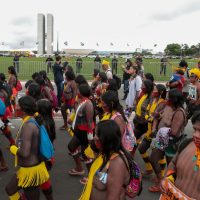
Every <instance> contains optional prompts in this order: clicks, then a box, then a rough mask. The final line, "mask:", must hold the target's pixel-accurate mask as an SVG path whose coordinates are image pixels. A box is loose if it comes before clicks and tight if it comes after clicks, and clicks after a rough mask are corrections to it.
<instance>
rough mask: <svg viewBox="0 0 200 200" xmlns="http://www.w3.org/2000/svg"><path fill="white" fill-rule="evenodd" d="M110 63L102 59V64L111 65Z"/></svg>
mask: <svg viewBox="0 0 200 200" xmlns="http://www.w3.org/2000/svg"><path fill="white" fill-rule="evenodd" d="M109 64H110V63H109V62H108V61H107V60H103V61H102V65H109Z"/></svg>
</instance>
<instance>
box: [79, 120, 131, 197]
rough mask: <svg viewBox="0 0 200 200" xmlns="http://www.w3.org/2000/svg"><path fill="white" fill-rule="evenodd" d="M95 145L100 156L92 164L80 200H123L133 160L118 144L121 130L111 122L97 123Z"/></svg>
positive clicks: (120, 144) (119, 143)
mask: <svg viewBox="0 0 200 200" xmlns="http://www.w3.org/2000/svg"><path fill="white" fill-rule="evenodd" d="M94 142H95V146H96V148H97V149H98V150H99V152H100V154H99V156H98V157H97V158H96V160H95V161H94V162H93V164H92V166H91V169H90V173H89V177H88V182H87V185H86V187H85V189H84V191H83V194H82V195H81V197H80V200H103V199H109V200H116V199H120V200H124V199H125V188H126V186H127V185H128V184H129V181H130V171H131V169H132V168H131V163H132V157H131V155H129V154H128V153H127V152H126V151H125V150H124V148H123V147H122V143H121V131H120V128H119V126H118V125H117V124H116V122H115V121H114V120H105V121H101V122H100V123H98V125H97V127H96V129H95V137H94Z"/></svg>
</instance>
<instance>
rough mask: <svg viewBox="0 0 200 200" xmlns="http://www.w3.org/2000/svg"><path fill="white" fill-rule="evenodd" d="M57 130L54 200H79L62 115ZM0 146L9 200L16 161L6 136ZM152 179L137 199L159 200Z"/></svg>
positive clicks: (2, 199) (2, 197)
mask: <svg viewBox="0 0 200 200" xmlns="http://www.w3.org/2000/svg"><path fill="white" fill-rule="evenodd" d="M120 96H121V97H122V92H121V91H120ZM11 122H12V126H13V127H12V132H13V135H14V136H15V135H16V132H17V130H18V128H19V126H20V123H21V120H20V119H13V120H11ZM55 122H56V128H57V139H56V142H55V150H56V156H55V158H56V162H55V165H54V167H53V169H52V171H51V180H52V184H53V191H54V198H55V200H77V199H78V197H79V196H80V194H81V191H82V188H83V186H82V185H81V184H80V183H79V179H80V177H71V176H69V175H68V173H67V172H68V170H70V169H71V168H73V160H72V158H71V157H70V156H69V155H68V150H67V144H68V142H69V140H70V136H68V134H67V133H66V132H65V131H60V130H58V129H59V127H60V126H61V125H62V123H63V122H62V118H61V116H60V114H57V115H56V118H55ZM191 132H192V127H191V123H190V122H189V123H188V126H187V127H186V133H188V134H189V135H191ZM0 145H1V147H2V150H3V153H4V155H5V158H6V161H7V163H8V166H9V171H7V172H0V200H7V199H8V198H7V196H6V193H5V191H4V188H5V185H6V183H8V181H9V179H10V178H11V176H12V174H13V173H14V172H15V169H14V167H13V165H14V160H13V156H12V155H11V154H10V153H9V151H8V149H7V148H6V147H8V145H9V144H8V142H7V140H6V139H5V137H4V136H2V135H0ZM136 161H137V162H138V163H139V165H140V166H141V168H142V169H144V163H143V161H142V160H141V157H140V155H139V154H138V153H137V154H136ZM151 184H152V183H151V181H150V179H143V191H142V194H141V195H140V196H139V197H137V198H136V199H141V200H158V199H159V194H152V193H150V192H148V187H149V186H151ZM44 199H45V198H44V196H43V195H42V194H41V200H44Z"/></svg>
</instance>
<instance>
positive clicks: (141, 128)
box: [133, 80, 153, 140]
mask: <svg viewBox="0 0 200 200" xmlns="http://www.w3.org/2000/svg"><path fill="white" fill-rule="evenodd" d="M152 91H153V83H152V81H150V80H144V81H143V84H142V93H143V94H142V96H141V97H140V99H139V100H138V103H137V106H136V113H135V114H136V115H135V117H134V119H133V123H134V126H135V131H134V133H135V137H136V139H137V140H138V139H139V138H140V137H141V136H142V135H143V134H144V133H146V131H147V130H148V121H147V120H146V119H145V114H146V109H147V106H148V104H149V102H150V100H151V93H152Z"/></svg>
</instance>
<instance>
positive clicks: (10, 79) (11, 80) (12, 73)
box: [8, 66, 18, 109]
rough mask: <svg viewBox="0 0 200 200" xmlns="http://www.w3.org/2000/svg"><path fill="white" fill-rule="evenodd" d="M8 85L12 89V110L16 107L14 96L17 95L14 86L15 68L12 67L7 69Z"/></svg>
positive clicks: (15, 80)
mask: <svg viewBox="0 0 200 200" xmlns="http://www.w3.org/2000/svg"><path fill="white" fill-rule="evenodd" d="M8 75H9V77H8V85H9V86H10V88H11V89H12V96H11V103H12V106H13V108H14V109H15V105H16V102H15V101H16V96H17V94H18V92H17V90H16V85H17V73H16V71H15V68H14V67H13V66H10V67H8Z"/></svg>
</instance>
